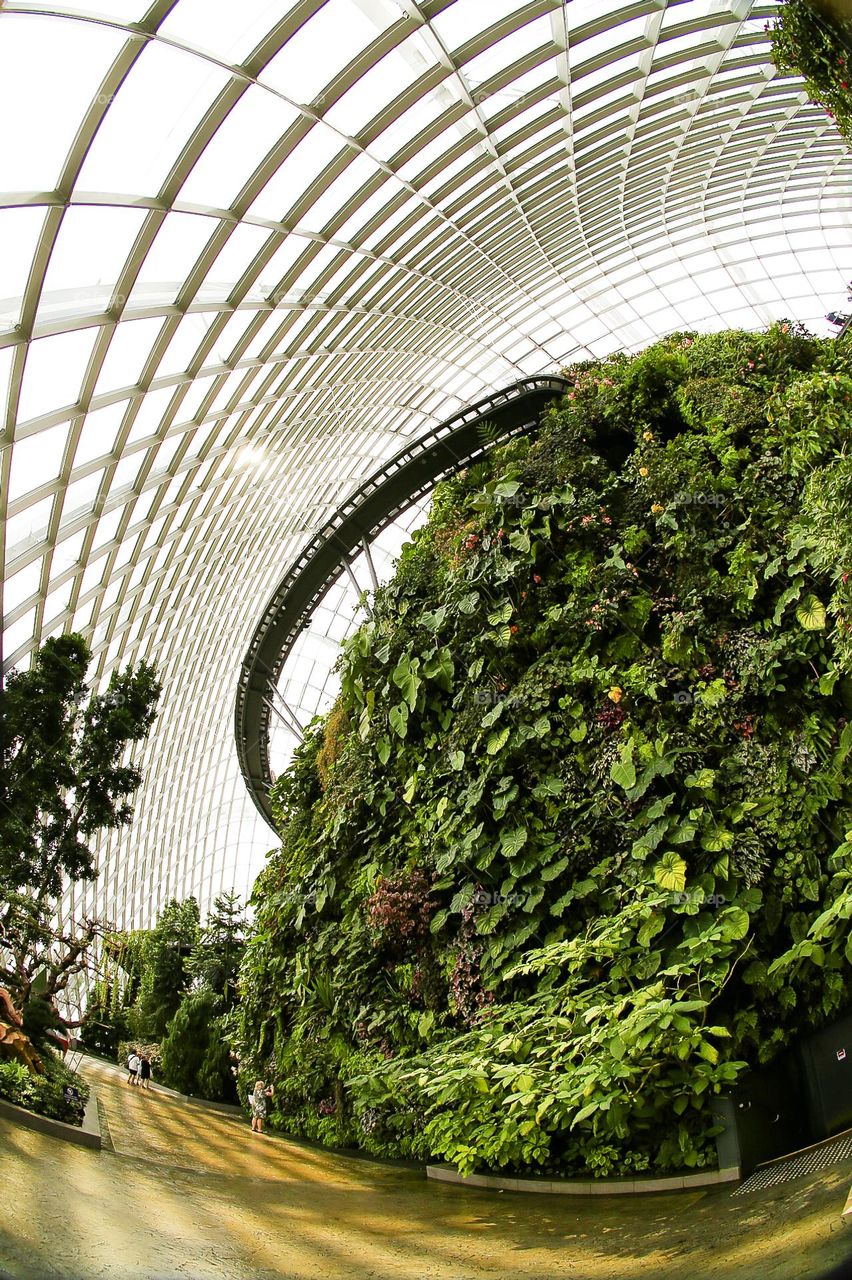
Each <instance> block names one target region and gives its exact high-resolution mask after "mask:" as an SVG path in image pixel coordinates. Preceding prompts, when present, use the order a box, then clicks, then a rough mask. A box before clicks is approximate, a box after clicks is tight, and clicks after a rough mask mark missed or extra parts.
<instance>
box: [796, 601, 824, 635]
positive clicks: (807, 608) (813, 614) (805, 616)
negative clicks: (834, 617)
mask: <svg viewBox="0 0 852 1280" xmlns="http://www.w3.org/2000/svg"><path fill="white" fill-rule="evenodd" d="M796 619H797V621H798V622H799V625H800V626H802V627H804V629H805V631H822V630H824V628H825V621H826V614H825V605H824V604H823V603H822V601H821V600H820V599H819V598H818V597H817V596H815V595H807V596H805V598H804V600H802V601H800V603H799V605H798V606H797V608H796Z"/></svg>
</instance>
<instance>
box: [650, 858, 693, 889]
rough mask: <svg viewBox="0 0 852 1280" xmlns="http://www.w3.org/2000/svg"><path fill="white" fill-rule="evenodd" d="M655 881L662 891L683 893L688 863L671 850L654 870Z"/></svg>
mask: <svg viewBox="0 0 852 1280" xmlns="http://www.w3.org/2000/svg"><path fill="white" fill-rule="evenodd" d="M654 879H655V880H656V882H657V884H658V885H659V886H660V888H661V889H668V890H670V891H671V892H672V893H682V892H683V888H684V886H685V884H686V863H685V862H684V860H683V858H682V857H681V856H680V854H677V853H674V851H672V850H669V852H668V853H664V854H663V856H662V858H661V859H660V861H659V862H658V863H657V865H656V867H655V868H654Z"/></svg>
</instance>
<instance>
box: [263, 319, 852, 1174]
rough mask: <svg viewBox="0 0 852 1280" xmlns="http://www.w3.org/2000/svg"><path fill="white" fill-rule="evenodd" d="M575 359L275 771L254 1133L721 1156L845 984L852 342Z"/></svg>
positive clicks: (495, 1155) (441, 496)
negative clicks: (759, 1088)
mask: <svg viewBox="0 0 852 1280" xmlns="http://www.w3.org/2000/svg"><path fill="white" fill-rule="evenodd" d="M845 351H848V348H844V346H843V345H842V344H841V343H833V342H831V341H825V342H822V341H817V340H815V339H813V338H811V337H810V336H809V335H807V334H806V333H804V332H802V331H799V330H798V329H797V328H796V326H794V325H790V324H779V325H776V326H774V327H773V328H772V329H770V330H769V331H768V332H766V333H764V334H746V333H741V332H728V333H722V334H717V335H713V336H705V337H699V336H693V335H683V334H680V335H676V336H674V337H671V338H668V339H666V340H665V341H662V342H659V343H657V344H656V345H655V346H653V347H652V348H650V349H649V350H648V351H646V352H645V353H644V354H642V355H641V356H639V357H637V358H634V359H628V358H625V357H621V356H616V357H613V358H611V359H609V360H605V361H603V362H600V363H587V364H583V365H578V366H575V367H574V368H573V369H571V370H569V371H568V373H569V377H570V378H571V379H572V382H573V389H572V390H571V391H570V392H569V393H568V394H567V395H566V396H565V398H564V399H563V400H562V401H561V403H559V404H557V405H555V406H554V407H553V408H552V409H551V410H550V411H549V412H548V414H547V415H546V417H545V421H544V423H543V425H542V429H541V432H540V434H539V435H538V437H537V439H535V440H524V441H520V442H514V443H512V444H511V445H509V446H507V447H505V448H501V449H497V450H495V451H494V452H493V455H492V456H491V457H490V459H489V461H488V462H486V463H484V464H482V465H479V466H477V467H474V468H471V469H470V470H468V471H467V472H465V473H462V474H460V475H459V476H457V477H456V478H454V479H452V480H450V481H448V482H446V483H444V484H442V485H441V486H440V487H439V489H438V490H437V491H436V494H435V498H434V502H433V507H432V513H431V517H430V520H429V522H428V525H427V526H426V527H425V528H424V529H423V530H422V531H421V532H420V533H418V534H417V535H416V537H415V539H414V541H413V543H411V544H410V545H408V546H407V547H406V549H405V550H404V551H403V553H402V555H401V558H400V561H399V565H398V568H397V571H396V574H395V577H394V578H393V580H392V581H391V582H390V583H389V585H387V586H386V587H384V588H382V589H381V590H380V591H379V592H378V594H377V596H376V599H375V601H374V605H373V612H372V616H371V618H370V620H369V621H368V622H367V623H365V625H363V626H362V627H361V629H360V630H359V631H358V632H357V634H356V635H354V636H353V637H352V638H351V639H350V640H349V641H347V643H346V644H345V646H344V651H343V654H342V657H341V663H340V667H341V675H342V691H341V694H340V697H339V699H338V701H337V703H336V705H335V707H334V708H333V710H332V711H331V713H330V714H329V715H328V716H327V717H326V718H325V720H323V721H321V722H318V723H316V724H315V725H314V726H313V728H312V730H311V732H310V733H309V735H308V737H307V739H306V741H305V743H304V744H303V746H302V747H301V748H300V749H299V751H298V752H297V754H296V757H295V759H294V761H293V763H292V765H291V767H290V768H289V769H288V771H287V772H286V773H285V774H284V775H283V776H282V778H280V779H279V781H278V782H277V784H276V787H275V797H274V798H275V805H276V813H277V816H278V821H279V824H280V830H281V837H282V845H281V848H280V851H278V852H276V853H275V854H273V855H272V856H271V857H270V859H269V862H268V865H267V867H266V869H265V870H264V872H263V873H262V875H261V876H260V878H259V880H258V883H257V886H256V890H255V895H254V907H255V912H256V918H255V926H254V931H253V936H252V937H251V938H250V941H249V945H248V948H247V952H246V956H245V959H244V961H243V964H242V969H241V975H240V989H241V998H242V1004H241V1011H240V1018H241V1020H242V1021H241V1031H240V1051H241V1065H242V1087H243V1091H245V1089H246V1087H248V1086H250V1084H251V1083H252V1082H253V1080H254V1078H255V1077H257V1076H263V1077H264V1078H266V1079H268V1080H270V1081H271V1082H272V1083H273V1084H274V1086H275V1098H274V1102H273V1108H272V1116H271V1120H272V1124H273V1125H274V1126H277V1127H280V1128H283V1129H285V1130H287V1131H289V1132H291V1133H297V1134H301V1135H305V1136H308V1137H312V1138H317V1139H319V1140H321V1141H323V1142H327V1143H329V1144H334V1145H350V1146H352V1145H354V1146H359V1147H361V1148H363V1149H366V1150H367V1151H371V1152H373V1153H376V1154H383V1155H401V1156H409V1157H414V1158H418V1159H424V1158H439V1159H445V1160H449V1161H451V1162H453V1163H454V1164H456V1165H457V1166H458V1167H459V1168H460V1169H461V1170H462V1171H464V1172H468V1171H472V1170H476V1169H493V1170H504V1171H514V1170H524V1171H532V1172H551V1173H561V1174H572V1173H573V1174H576V1173H580V1172H584V1171H592V1172H593V1173H594V1174H595V1175H600V1176H603V1175H606V1174H611V1173H613V1172H615V1173H618V1172H626V1171H641V1170H674V1169H691V1168H696V1167H699V1166H703V1165H708V1164H712V1163H713V1162H714V1160H715V1148H714V1141H713V1138H714V1132H715V1131H714V1129H713V1122H712V1116H711V1101H712V1098H713V1096H714V1095H715V1094H717V1093H719V1092H720V1091H722V1090H726V1089H729V1088H730V1087H731V1086H732V1085H734V1084H735V1082H736V1080H737V1078H738V1077H739V1076H740V1074H741V1073H742V1072H743V1071H744V1070H746V1069H747V1066H748V1065H754V1064H757V1063H762V1062H767V1061H769V1060H771V1059H772V1057H773V1056H774V1055H775V1054H776V1053H777V1052H778V1051H779V1050H780V1049H781V1048H782V1046H784V1045H785V1044H786V1043H788V1042H789V1041H790V1040H791V1039H792V1038H794V1037H795V1036H796V1035H797V1034H799V1033H801V1032H802V1031H803V1030H804V1029H806V1028H810V1027H813V1026H816V1025H818V1024H819V1023H821V1022H824V1021H825V1020H827V1019H828V1018H830V1017H832V1016H833V1015H835V1014H837V1013H838V1012H839V1011H840V1010H842V1009H843V1008H845V1007H847V1006H848V1003H849V1001H850V997H851V996H852V990H850V971H851V970H850V962H852V946H850V942H849V940H848V920H849V916H850V912H852V892H850V873H851V872H852V809H851V808H850V799H852V791H851V790H850V782H849V771H848V763H849V756H850V749H851V748H852V725H850V724H849V716H850V711H852V681H850V678H849V673H850V651H852V646H850V630H849V628H850V623H849V617H850V612H852V608H851V607H850V606H852V583H850V582H849V581H848V575H849V570H850V568H852V555H850V527H852V521H850V519H849V516H850V509H852V462H850V456H849V453H848V444H849V438H850V437H849V428H850V421H852V417H851V416H850V415H851V414H852V367H850V366H852V359H850V355H849V354H844V352H845Z"/></svg>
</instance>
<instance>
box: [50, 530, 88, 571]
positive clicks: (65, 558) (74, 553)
mask: <svg viewBox="0 0 852 1280" xmlns="http://www.w3.org/2000/svg"><path fill="white" fill-rule="evenodd" d="M85 537H86V530H85V529H81V530H80V531H79V533H73V534H72V535H71V537H70V538H65V539H64V540H63V541H62V542H60V543H59V544H58V545H57V547H56V550H55V551H54V553H53V559H52V561H51V564H50V573H51V577H52V578H58V577H59V575H60V574H61V573H65V572H66V570H68V569H70V568H71V566H72V565H75V564H77V563H78V562H79V559H80V552H81V551H82V550H83V542H84V541H85Z"/></svg>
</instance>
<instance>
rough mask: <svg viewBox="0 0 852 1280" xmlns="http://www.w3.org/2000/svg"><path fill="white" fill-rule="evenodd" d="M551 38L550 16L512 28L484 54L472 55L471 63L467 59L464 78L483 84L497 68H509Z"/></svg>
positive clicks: (469, 81) (468, 81)
mask: <svg viewBox="0 0 852 1280" xmlns="http://www.w3.org/2000/svg"><path fill="white" fill-rule="evenodd" d="M552 41H553V30H552V28H551V25H550V18H549V17H543V18H536V19H535V20H534V21H533V22H528V23H527V24H526V26H523V27H521V28H520V29H519V30H518V31H513V32H512V33H511V35H508V36H504V37H503V39H502V40H498V41H497V42H496V43H495V44H493V45H491V47H490V48H489V49H486V50H485V52H484V53H480V54H477V56H476V57H475V58H471V59H470V61H469V62H466V63H465V64H464V66H463V68H462V69H463V71H464V77H465V80H466V81H467V83H468V84H469V85H480V84H484V83H485V81H486V80H490V79H491V77H492V76H494V75H496V74H497V72H498V71H502V70H503V68H504V67H509V66H511V65H512V64H513V63H515V62H517V61H518V59H519V58H522V57H523V56H524V54H525V53H531V52H532V50H533V49H537V48H539V46H541V45H548V44H551V43H552ZM553 51H554V55H555V54H556V52H557V50H556V46H555V45H554V47H553Z"/></svg>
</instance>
